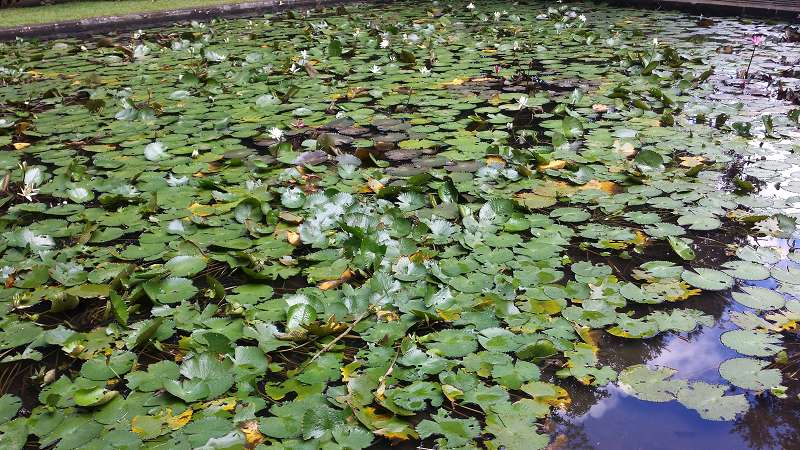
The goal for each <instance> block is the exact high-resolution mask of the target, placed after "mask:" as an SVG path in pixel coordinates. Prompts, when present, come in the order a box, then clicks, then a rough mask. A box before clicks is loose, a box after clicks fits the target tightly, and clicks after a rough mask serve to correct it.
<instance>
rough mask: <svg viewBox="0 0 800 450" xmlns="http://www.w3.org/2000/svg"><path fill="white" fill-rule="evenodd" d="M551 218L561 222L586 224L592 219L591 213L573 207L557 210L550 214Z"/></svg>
mask: <svg viewBox="0 0 800 450" xmlns="http://www.w3.org/2000/svg"><path fill="white" fill-rule="evenodd" d="M550 217H552V218H554V219H557V220H559V221H561V222H570V223H575V222H585V221H587V220H589V218H591V217H592V215H591V214H589V212H587V211H585V210H583V209H580V208H573V207H565V208H556V209H554V210H553V211H551V212H550Z"/></svg>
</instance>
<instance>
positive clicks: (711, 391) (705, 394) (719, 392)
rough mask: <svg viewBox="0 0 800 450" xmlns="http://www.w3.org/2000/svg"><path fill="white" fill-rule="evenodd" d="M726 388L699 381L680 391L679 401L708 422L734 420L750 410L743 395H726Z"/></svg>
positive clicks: (748, 403)
mask: <svg viewBox="0 0 800 450" xmlns="http://www.w3.org/2000/svg"><path fill="white" fill-rule="evenodd" d="M725 391H726V388H725V386H720V385H715V384H708V383H705V382H703V381H697V382H695V383H692V384H691V385H689V386H685V387H683V388H682V389H681V390H679V391H678V396H677V397H678V401H679V402H681V403H682V404H683V405H684V406H686V407H687V408H689V409H693V410H695V411H697V412H698V413H700V417H702V418H704V419H707V420H733V419H735V418H736V416H737V415H739V414H741V413H744V412H745V411H747V410H748V409H749V408H750V402H748V401H747V397H745V396H744V395H743V394H739V395H724V394H725Z"/></svg>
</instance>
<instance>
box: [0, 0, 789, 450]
mask: <svg viewBox="0 0 800 450" xmlns="http://www.w3.org/2000/svg"><path fill="white" fill-rule="evenodd" d="M584 12H585V11H584V10H582V9H581V7H580V6H579V5H578V6H569V7H568V6H560V7H558V8H552V7H550V8H548V7H547V6H543V5H542V4H538V3H531V4H511V3H481V4H476V5H472V4H469V5H468V4H466V3H464V4H461V3H458V2H446V4H444V3H442V4H434V3H430V4H427V3H424V2H423V3H414V4H393V5H387V6H383V7H378V8H376V7H372V6H370V7H348V8H347V9H346V10H344V9H339V10H335V11H334V10H327V11H323V12H317V13H311V14H309V15H300V14H297V15H296V14H289V15H282V16H275V17H273V18H271V19H270V20H266V19H254V20H237V21H225V22H218V23H213V24H208V25H202V24H192V25H191V26H189V25H187V26H183V27H174V28H170V29H164V30H148V31H146V32H139V33H133V34H132V35H122V36H119V37H113V38H107V37H103V38H99V39H88V40H64V41H56V42H44V43H33V42H23V41H18V42H12V43H5V44H2V45H0V98H2V104H0V169H2V170H3V171H4V173H5V178H4V180H3V184H2V186H1V187H2V193H0V206H1V207H2V208H3V210H4V213H3V215H2V217H0V231H2V238H0V255H2V256H1V260H0V271H2V279H3V280H4V282H5V289H3V290H2V291H0V311H2V320H0V329H2V331H0V350H2V354H1V355H0V357H2V364H3V367H4V368H5V369H6V372H4V373H7V374H11V375H9V376H6V377H5V378H4V379H3V380H2V382H3V386H2V389H3V390H6V391H9V390H11V391H13V392H14V393H13V394H11V393H9V394H5V395H3V396H2V397H0V447H2V448H4V449H17V448H23V446H25V445H26V444H27V445H29V446H32V447H51V446H55V448H59V449H72V448H85V449H104V448H128V449H135V448H170V449H189V448H203V449H212V448H217V449H222V448H225V449H227V448H256V447H258V448H266V447H268V446H269V447H271V448H286V449H290V448H291V449H306V448H308V449H311V448H325V449H363V448H367V447H370V446H378V447H380V446H385V445H386V444H387V443H388V442H389V441H395V442H396V441H409V442H412V443H415V445H417V443H419V442H420V441H424V442H427V445H428V446H437V447H438V448H464V449H468V448H489V449H500V448H505V449H508V450H511V449H526V450H527V449H533V448H541V447H544V446H546V445H547V444H548V442H549V439H550V438H549V436H548V435H547V434H546V433H545V432H544V431H543V430H542V429H541V423H542V420H543V419H544V418H545V417H546V416H547V415H548V414H550V412H551V411H552V409H553V408H563V407H565V406H567V405H568V404H569V402H570V397H569V393H568V391H567V390H566V389H564V386H568V384H569V383H572V382H578V383H582V384H586V385H595V386H602V385H605V384H607V383H611V382H617V383H619V384H620V385H621V386H623V387H624V388H625V389H626V390H628V391H629V392H630V393H632V394H633V395H636V396H637V397H639V398H642V399H645V400H651V401H669V400H677V401H678V402H680V403H682V404H683V405H685V406H686V407H687V408H690V409H693V410H696V411H697V412H698V413H699V414H700V415H701V416H702V417H704V418H706V419H709V420H731V419H733V418H734V417H735V416H736V415H737V414H739V413H742V412H744V411H745V410H747V409H748V407H749V403H748V400H747V395H750V394H748V393H749V392H763V394H762V395H777V396H784V395H786V394H787V388H786V387H784V384H786V382H785V380H784V376H783V374H782V372H781V371H780V362H781V361H782V360H783V361H785V360H786V359H787V357H788V356H787V353H786V351H785V350H784V348H783V341H784V338H785V336H786V335H787V334H788V333H794V330H795V327H796V324H795V320H797V319H798V318H800V302H798V300H796V299H795V298H794V296H800V284H798V283H800V268H798V265H797V264H796V263H797V262H800V254H798V253H797V252H793V253H792V252H790V253H788V254H786V253H785V252H784V253H783V254H781V253H780V252H777V251H775V250H774V249H771V248H769V247H758V246H748V245H746V242H747V241H746V240H744V239H743V237H744V236H746V235H748V234H750V235H752V236H762V237H763V236H767V237H777V238H786V237H790V236H791V235H792V234H793V233H794V231H795V230H794V228H795V223H794V222H795V217H794V216H792V215H791V212H789V210H788V209H786V208H788V206H790V205H791V204H792V202H793V201H794V202H796V199H795V198H789V199H775V198H768V197H763V196H759V195H757V194H756V193H755V192H754V191H755V189H754V183H755V184H756V185H757V186H758V184H759V183H761V184H763V183H762V182H763V181H767V182H769V181H776V177H779V176H783V179H782V180H781V181H784V186H783V188H784V189H787V190H789V192H797V193H800V181H798V178H796V177H793V176H788V179H787V175H786V174H781V172H780V171H781V170H785V169H786V167H787V166H788V165H789V164H790V163H794V162H796V161H795V160H796V158H795V160H791V159H789V160H788V161H770V160H764V161H760V162H758V163H757V164H756V165H755V166H751V167H749V168H748V169H747V170H748V172H747V174H746V176H745V175H742V174H741V173H739V172H732V168H734V167H735V166H736V165H737V164H739V162H740V160H741V159H742V158H743V157H745V158H747V157H750V156H759V155H760V154H759V152H761V151H763V150H762V147H761V146H757V147H755V146H751V145H750V142H751V139H752V137H753V134H754V133H756V130H759V131H758V132H759V133H761V132H762V131H763V133H764V134H766V135H767V136H766V137H770V136H772V137H774V138H775V139H778V137H779V136H780V134H781V133H783V132H788V131H781V130H791V129H796V123H797V120H798V113H797V111H791V112H789V113H788V114H776V115H774V116H773V115H769V116H764V118H763V120H759V121H748V120H740V121H735V120H733V119H732V118H733V117H734V116H736V115H737V109H736V107H735V106H731V105H730V104H728V103H730V102H727V103H726V102H724V101H715V100H713V99H711V96H710V94H711V93H712V92H713V89H712V88H711V87H710V86H711V84H710V83H711V80H712V78H713V76H714V67H713V65H712V64H711V63H710V61H709V58H711V57H712V56H713V57H716V56H714V55H717V54H716V52H715V49H710V48H695V47H694V46H693V45H692V44H691V42H680V41H677V40H674V42H669V40H668V39H666V38H664V37H661V36H650V35H648V34H647V29H648V27H649V26H651V24H650V23H649V22H648V20H627V19H626V15H625V14H629V13H630V11H620V12H616V11H614V10H610V9H605V10H602V9H596V8H595V9H593V10H592V12H591V14H588V17H587V15H584ZM642 16H643V17H649V18H650V19H649V20H659V17H661V18H662V19H664V18H669V20H670V21H676V20H677V21H683V22H682V24H683V26H687V27H688V26H694V22H693V21H691V20H689V19H688V18H680V17H679V16H678V15H676V14H671V15H667V14H666V13H655V12H651V13H646V14H643V15H642ZM640 18H641V17H640ZM679 23H681V22H679ZM653 37H656V39H653ZM658 38H661V41H659V39H658ZM741 44H742V48H743V49H744V51H749V50H748V49H749V48H750V47H748V46H752V45H762V44H763V40H762V39H760V38H759V39H753V41H752V43H751V42H750V41H749V40H748V41H745V40H744V39H742V42H741ZM737 51H738V47H737ZM742 65H744V64H742ZM748 70H749V69H748ZM743 76H744V77H747V76H748V73H744V74H743ZM740 81H742V82H743V83H744V81H743V80H740ZM705 97H709V99H708V100H707V101H704V102H698V99H703V98H705ZM699 103H702V105H699ZM729 119H730V120H729ZM754 123H755V125H754ZM762 137H764V136H762ZM766 137H765V138H766ZM776 145H777V144H776ZM789 158H793V157H789ZM782 164H784V165H787V166H784V165H782ZM739 167H740V168H741V165H739ZM748 180H749V181H748ZM757 186H756V187H757ZM734 236H738V237H739V238H740V239H738V240H737V241H736V242H740V243H741V242H744V244H741V245H740V244H735V245H725V242H728V243H731V242H734V239H733V237H734ZM710 242H716V243H719V242H722V243H721V244H719V245H717V246H713V245H712V244H710ZM709 255H710V256H709ZM787 258H788V260H787ZM769 277H773V278H774V279H775V280H777V282H776V286H777V289H774V290H773V289H766V288H765V287H759V286H755V285H752V284H742V283H743V282H747V281H754V280H763V279H767V278H769ZM731 288H734V291H733V294H732V295H733V299H734V300H735V301H737V302H739V303H741V304H742V305H743V306H744V307H747V308H743V309H744V310H745V311H744V312H739V313H734V317H733V318H732V320H734V321H735V322H736V324H737V325H738V326H739V327H740V329H738V330H733V331H730V332H727V333H725V334H724V335H723V336H722V342H723V343H724V344H725V345H727V346H729V347H731V348H732V349H735V350H736V351H738V352H739V353H741V357H737V358H734V359H730V360H728V361H725V362H724V363H723V364H722V366H721V367H720V373H721V375H722V377H723V378H724V379H726V380H728V381H729V382H730V384H721V385H715V384H709V383H706V382H702V381H692V380H686V379H678V378H674V377H673V376H674V370H672V369H670V368H666V367H646V366H643V365H638V366H633V367H629V368H627V369H625V370H623V371H622V372H620V373H618V372H617V371H615V370H613V369H612V368H611V367H608V366H604V365H602V364H601V363H599V362H598V356H597V350H598V349H597V346H596V339H595V337H596V333H610V334H612V335H614V336H618V337H622V338H630V339H647V338H650V337H653V336H655V335H658V334H664V333H687V332H690V331H692V330H695V329H697V328H698V327H702V326H708V325H711V324H712V323H713V319H712V318H711V317H710V316H708V315H705V314H704V313H702V312H701V311H698V310H695V309H690V308H685V307H682V306H681V303H680V302H681V301H683V300H686V299H689V298H690V297H694V296H698V295H700V294H701V293H703V291H725V290H729V289H731ZM26 368H27V369H26ZM30 368H33V369H30ZM14 374H24V376H22V375H14ZM29 377H30V378H31V379H30V380H29V379H28V378H29ZM14 386H16V387H15V388H13V387H14ZM11 388H13V389H11Z"/></svg>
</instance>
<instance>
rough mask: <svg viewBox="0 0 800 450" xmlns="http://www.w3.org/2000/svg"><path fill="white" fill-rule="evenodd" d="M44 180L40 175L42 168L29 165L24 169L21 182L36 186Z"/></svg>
mask: <svg viewBox="0 0 800 450" xmlns="http://www.w3.org/2000/svg"><path fill="white" fill-rule="evenodd" d="M42 180H44V176H43V175H42V169H41V168H39V167H31V168H30V169H27V170H26V171H25V177H24V179H23V182H24V183H25V185H27V186H32V187H36V186H38V185H40V184H41V183H42Z"/></svg>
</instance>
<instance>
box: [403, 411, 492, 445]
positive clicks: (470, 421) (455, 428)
mask: <svg viewBox="0 0 800 450" xmlns="http://www.w3.org/2000/svg"><path fill="white" fill-rule="evenodd" d="M431 419H433V420H428V419H425V420H423V421H422V422H420V423H419V425H417V432H418V433H419V436H420V437H421V438H423V439H424V438H427V437H429V436H433V435H440V436H443V439H439V440H438V441H437V442H439V445H441V446H443V447H445V448H447V447H461V446H464V445H467V444H469V443H470V442H472V441H473V439H475V438H477V437H478V436H480V434H481V427H480V425H479V424H478V421H477V420H476V419H475V418H473V417H469V418H467V419H454V418H451V417H449V416H448V415H447V414H446V413H444V412H443V411H439V412H438V413H437V414H435V415H434V416H432V417H431Z"/></svg>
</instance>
